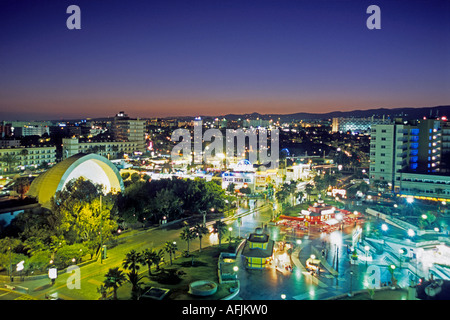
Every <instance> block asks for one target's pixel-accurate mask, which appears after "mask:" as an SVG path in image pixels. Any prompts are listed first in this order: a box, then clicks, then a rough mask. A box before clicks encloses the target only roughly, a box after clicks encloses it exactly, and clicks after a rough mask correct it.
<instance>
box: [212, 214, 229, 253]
mask: <svg viewBox="0 0 450 320" xmlns="http://www.w3.org/2000/svg"><path fill="white" fill-rule="evenodd" d="M213 228H214V233H217V236H218V238H219V247H220V246H221V245H222V236H223V235H224V234H225V232H227V224H226V223H225V222H223V221H220V220H217V221H216V222H215V223H214V224H213Z"/></svg>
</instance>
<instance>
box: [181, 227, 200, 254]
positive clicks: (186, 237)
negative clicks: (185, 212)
mask: <svg viewBox="0 0 450 320" xmlns="http://www.w3.org/2000/svg"><path fill="white" fill-rule="evenodd" d="M180 238H181V240H183V241H186V242H187V254H188V255H189V244H190V242H191V240H193V239H195V238H196V235H195V233H194V232H193V231H192V230H191V228H189V225H188V223H187V222H186V221H184V228H183V231H181V234H180Z"/></svg>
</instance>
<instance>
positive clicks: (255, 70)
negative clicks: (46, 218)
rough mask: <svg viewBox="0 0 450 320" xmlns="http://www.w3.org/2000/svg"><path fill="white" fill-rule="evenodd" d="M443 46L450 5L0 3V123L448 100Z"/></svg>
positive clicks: (449, 38) (349, 1) (318, 0)
mask: <svg viewBox="0 0 450 320" xmlns="http://www.w3.org/2000/svg"><path fill="white" fill-rule="evenodd" d="M71 4H76V5H78V6H79V7H80V8H81V27H82V29H81V30H68V29H67V28H66V19H67V18H68V17H69V14H67V13H66V9H67V7H68V6H69V5H71ZM371 4H376V5H378V6H379V7H380V9H381V30H368V29H367V27H366V20H367V18H368V17H369V14H367V13H366V9H367V7H368V6H369V5H371ZM449 42H450V1H447V0H442V1H439V0H427V1H425V0H423V1H414V0H413V1H411V0H410V1H406V0H405V1H400V0H390V1H366V0H329V1H326V0H315V1H313V0H310V1H301V0H298V1H287V0H279V1H265V0H253V1H249V0H240V1H235V0H220V1H218V0H205V1H188V0H185V1H168V0H164V1H124V0H122V1H111V0H109V1H106V0H105V1H100V0H89V1H79V0H72V1H64V0H52V1H42V0H41V1H37V0H34V1H22V0H8V1H6V0H0V120H2V119H19V118H21V119H28V118H34V119H43V118H67V117H69V118H70V117H72V118H73V117H97V116H108V115H114V114H115V113H117V112H118V111H119V110H125V111H126V112H127V113H128V114H130V115H131V116H135V117H151V116H172V115H192V116H194V115H197V114H209V115H221V114H227V113H250V112H260V113H294V112H328V111H334V110H343V111H346V110H354V109H369V108H378V107H386V108H394V107H421V106H434V105H443V104H450V44H449Z"/></svg>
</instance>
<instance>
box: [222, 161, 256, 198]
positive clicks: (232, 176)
mask: <svg viewBox="0 0 450 320" xmlns="http://www.w3.org/2000/svg"><path fill="white" fill-rule="evenodd" d="M232 183H233V184H234V185H235V189H241V188H250V189H251V190H252V191H254V190H255V169H254V168H253V165H252V164H251V163H250V161H248V160H246V159H244V160H241V161H239V162H238V163H237V164H236V165H235V166H233V170H232V171H226V172H224V173H223V174H222V188H223V189H226V188H228V186H229V185H230V184H232Z"/></svg>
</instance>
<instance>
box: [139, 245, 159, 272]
mask: <svg viewBox="0 0 450 320" xmlns="http://www.w3.org/2000/svg"><path fill="white" fill-rule="evenodd" d="M156 255H157V253H156V251H155V250H153V249H151V250H150V249H145V250H144V252H142V258H143V259H144V261H145V263H146V264H147V266H148V275H149V276H151V275H152V265H154V264H155V260H156Z"/></svg>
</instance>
